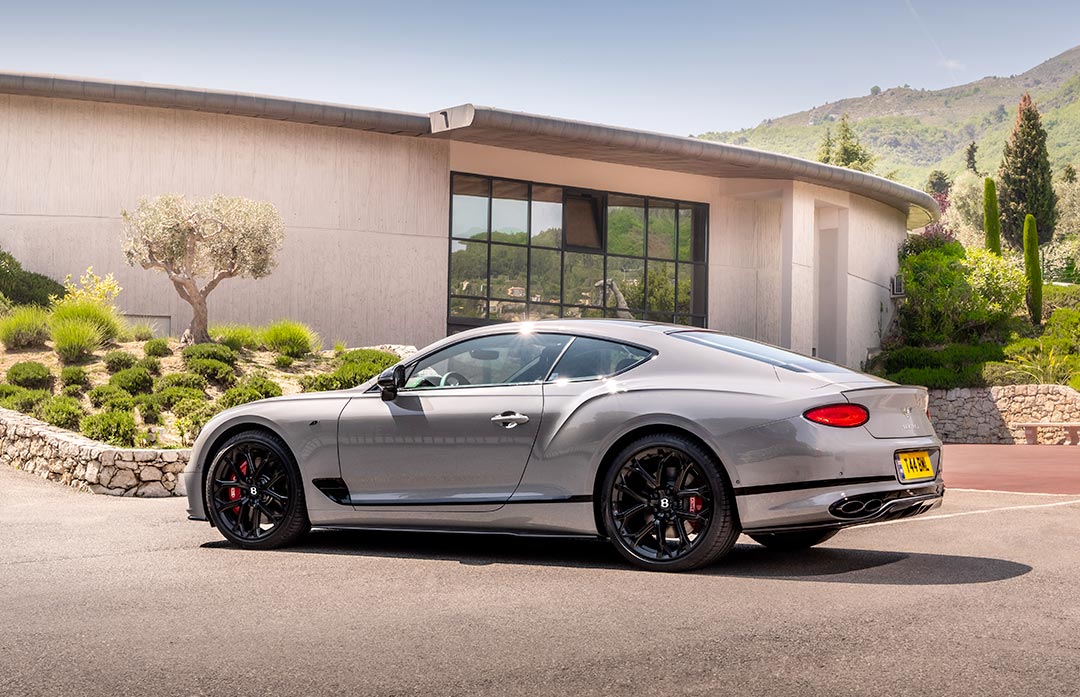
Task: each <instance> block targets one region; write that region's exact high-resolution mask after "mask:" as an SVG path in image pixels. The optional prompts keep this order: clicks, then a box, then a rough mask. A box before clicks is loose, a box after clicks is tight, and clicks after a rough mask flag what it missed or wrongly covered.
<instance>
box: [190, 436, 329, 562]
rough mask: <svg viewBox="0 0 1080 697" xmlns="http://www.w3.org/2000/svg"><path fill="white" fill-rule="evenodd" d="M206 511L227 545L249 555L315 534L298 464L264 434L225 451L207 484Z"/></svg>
mask: <svg viewBox="0 0 1080 697" xmlns="http://www.w3.org/2000/svg"><path fill="white" fill-rule="evenodd" d="M206 510H207V512H208V513H209V515H210V519H211V520H212V521H213V523H214V525H215V526H216V527H217V529H218V530H219V531H221V534H222V535H224V536H225V539H227V540H229V542H232V543H233V544H234V545H236V546H238V547H243V548H245V549H274V548H277V547H283V546H285V545H289V544H292V543H293V542H296V541H297V540H299V539H300V538H301V537H303V536H304V534H306V533H307V531H308V530H310V529H311V523H310V522H309V521H308V516H307V504H306V503H305V501H304V488H303V486H302V483H301V480H300V471H299V469H298V468H297V466H296V460H295V459H294V458H293V456H292V454H291V453H290V452H289V449H288V447H287V446H286V445H285V443H284V442H282V441H281V439H280V438H278V437H276V436H273V435H271V434H269V433H266V432H265V431H254V430H253V431H245V432H243V433H238V434H236V435H234V436H232V437H231V438H229V439H228V440H227V441H225V444H224V445H222V447H221V449H220V450H219V451H218V453H217V455H215V456H214V459H213V461H212V463H211V465H210V468H209V474H208V476H207V479H206Z"/></svg>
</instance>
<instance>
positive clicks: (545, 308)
mask: <svg viewBox="0 0 1080 697" xmlns="http://www.w3.org/2000/svg"><path fill="white" fill-rule="evenodd" d="M451 193H452V199H451V205H452V210H451V220H450V236H451V239H450V269H449V280H448V285H449V288H448V290H449V295H450V301H449V307H448V311H449V325H450V327H449V329H450V330H451V331H456V330H460V329H463V328H465V327H466V326H468V325H469V324H477V323H483V322H487V321H514V320H525V319H547V318H554V317H560V316H562V317H614V318H622V319H633V318H648V319H654V320H661V321H665V322H671V321H678V322H681V323H685V324H690V325H695V326H704V325H705V315H706V297H707V286H706V284H707V269H706V265H705V262H706V258H705V253H706V249H707V236H706V225H705V223H706V220H707V218H708V207H707V206H705V205H704V204H696V203H682V202H677V201H669V200H664V199H654V198H648V197H643V196H631V195H625V194H616V193H604V192H598V191H584V190H581V189H574V190H572V191H570V192H568V191H566V190H564V189H563V187H560V186H552V185H548V184H535V183H534V184H530V183H528V182H521V181H514V180H509V179H499V178H495V177H485V176H480V175H471V174H458V173H454V174H452V179H451ZM564 224H565V229H564ZM455 319H458V320H461V321H460V322H456V321H455Z"/></svg>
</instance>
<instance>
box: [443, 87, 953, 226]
mask: <svg viewBox="0 0 1080 697" xmlns="http://www.w3.org/2000/svg"><path fill="white" fill-rule="evenodd" d="M430 117H431V132H432V134H434V135H437V136H442V137H445V138H451V139H454V140H463V141H469V142H475V143H482V144H489V145H496V146H501V147H516V148H518V149H529V150H535V151H538V152H547V153H551V154H566V155H569V156H575V157H584V158H588V159H594V160H601V161H607V162H618V163H620V164H636V165H637V166H642V167H654V168H658V169H667V170H672V171H680V172H687V173H692V174H704V175H707V176H726V177H738V176H741V177H746V178H751V179H754V178H757V179H792V180H797V181H802V182H806V183H810V184H819V185H822V186H827V187H830V188H834V189H842V190H845V191H849V192H852V193H855V194H859V195H861V196H865V197H867V198H870V199H873V200H876V201H880V202H882V203H885V204H887V205H890V206H893V207H894V208H896V209H898V210H900V211H901V212H903V213H906V214H907V226H908V229H915V228H918V227H922V226H924V225H927V224H929V223H931V222H933V221H935V220H937V219H938V218H939V217H940V215H941V211H940V210H939V208H938V205H937V202H936V201H935V200H934V199H933V197H932V196H930V195H929V194H927V193H925V192H923V191H919V190H917V189H913V188H911V187H908V186H904V185H903V184H898V183H896V182H894V181H891V180H889V179H885V178H883V177H878V176H875V175H873V174H866V173H865V172H856V171H855V170H852V169H846V168H844V167H835V166H833V165H826V164H822V163H820V162H811V161H810V160H804V159H802V158H799V157H792V156H789V155H780V154H777V153H772V152H767V151H764V150H755V149H753V148H746V147H741V146H738V145H728V144H726V143H717V142H713V141H706V140H699V139H697V138H684V137H680V136H673V135H666V134H663V133H654V132H650V131H637V130H633V129H628V128H619V127H616V126H606V125H602V124H595V123H588V122H584V121H572V120H568V119H559V118H554V117H550V116H540V115H536V114H528V113H524V112H515V111H505V110H502V109H494V108H491V107H484V106H476V105H473V104H463V105H461V106H456V107H452V108H449V109H442V110H440V111H435V112H432V113H431V114H430ZM526 138H527V139H528V140H530V141H532V142H531V143H530V142H527V141H526V140H525V139H526ZM622 153H625V154H627V155H629V157H627V156H621V154H622Z"/></svg>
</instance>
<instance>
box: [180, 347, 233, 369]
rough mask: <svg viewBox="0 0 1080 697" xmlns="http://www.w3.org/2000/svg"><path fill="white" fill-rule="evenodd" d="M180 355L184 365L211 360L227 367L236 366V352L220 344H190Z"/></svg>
mask: <svg viewBox="0 0 1080 697" xmlns="http://www.w3.org/2000/svg"><path fill="white" fill-rule="evenodd" d="M180 354H181V355H182V356H183V357H184V363H187V362H189V361H193V360H202V359H211V360H215V361H221V362H222V363H226V364H228V365H236V358H237V356H236V351H233V350H232V349H231V348H229V347H228V346H222V345H221V344H192V345H191V346H188V347H186V348H184V350H183V351H181V352H180Z"/></svg>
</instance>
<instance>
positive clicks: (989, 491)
mask: <svg viewBox="0 0 1080 697" xmlns="http://www.w3.org/2000/svg"><path fill="white" fill-rule="evenodd" d="M945 490H946V491H970V492H972V493H975V494H1016V495H1017V496H1057V497H1062V496H1076V494H1046V493H1042V492H1037V491H1003V490H1001V489H962V488H960V487H956V486H950V487H946V489H945Z"/></svg>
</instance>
